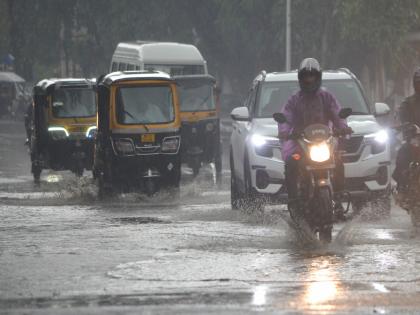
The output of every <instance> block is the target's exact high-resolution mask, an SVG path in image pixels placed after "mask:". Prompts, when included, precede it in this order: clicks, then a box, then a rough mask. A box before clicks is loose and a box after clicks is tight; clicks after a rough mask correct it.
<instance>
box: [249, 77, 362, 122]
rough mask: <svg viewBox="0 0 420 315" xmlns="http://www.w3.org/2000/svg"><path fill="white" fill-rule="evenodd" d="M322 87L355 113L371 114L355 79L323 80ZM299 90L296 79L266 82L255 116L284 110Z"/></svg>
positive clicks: (268, 115) (269, 116) (268, 114)
mask: <svg viewBox="0 0 420 315" xmlns="http://www.w3.org/2000/svg"><path fill="white" fill-rule="evenodd" d="M322 87H323V88H324V89H325V90H327V91H329V92H330V93H331V94H333V95H334V96H335V98H336V99H337V100H338V102H339V103H340V105H341V107H342V108H344V107H350V108H351V109H352V110H353V113H354V114H366V115H368V114H369V110H368V105H367V104H366V101H365V99H364V98H363V95H362V93H361V91H360V88H359V86H358V85H357V84H356V82H354V81H353V80H323V81H322ZM297 91H299V84H298V82H296V81H285V82H265V83H263V85H262V87H261V91H260V94H259V99H258V103H257V107H256V109H255V116H256V117H258V118H271V117H272V116H273V114H274V113H276V112H279V111H281V110H282V108H283V106H284V105H285V104H286V103H287V101H288V99H289V97H290V96H292V95H293V94H295V93H296V92H297Z"/></svg>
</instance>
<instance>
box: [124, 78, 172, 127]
mask: <svg viewBox="0 0 420 315" xmlns="http://www.w3.org/2000/svg"><path fill="white" fill-rule="evenodd" d="M116 106H117V120H118V123H120V124H134V125H135V124H162V123H167V122H171V121H173V120H174V117H175V111H174V106H173V102H172V89H171V87H170V86H168V85H164V86H163V85H160V86H130V87H120V88H118V90H117V94H116Z"/></svg>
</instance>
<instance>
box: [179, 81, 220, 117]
mask: <svg viewBox="0 0 420 315" xmlns="http://www.w3.org/2000/svg"><path fill="white" fill-rule="evenodd" d="M178 92H179V98H180V101H181V111H183V112H199V111H208V110H214V109H215V108H216V107H215V104H214V98H213V89H212V85H210V84H209V83H199V84H197V83H193V82H190V83H189V82H181V83H180V84H179V86H178Z"/></svg>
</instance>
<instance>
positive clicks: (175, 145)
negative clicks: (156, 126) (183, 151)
mask: <svg viewBox="0 0 420 315" xmlns="http://www.w3.org/2000/svg"><path fill="white" fill-rule="evenodd" d="M178 149H179V137H169V138H165V139H163V141H162V148H161V150H162V152H165V153H176V152H178Z"/></svg>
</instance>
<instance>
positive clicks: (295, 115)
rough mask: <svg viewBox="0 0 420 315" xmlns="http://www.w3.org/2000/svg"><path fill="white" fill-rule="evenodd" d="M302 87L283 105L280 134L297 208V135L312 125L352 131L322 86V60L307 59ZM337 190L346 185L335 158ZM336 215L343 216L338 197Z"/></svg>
mask: <svg viewBox="0 0 420 315" xmlns="http://www.w3.org/2000/svg"><path fill="white" fill-rule="evenodd" d="M298 79H299V86H300V90H299V91H298V92H297V93H295V94H294V95H292V96H291V97H290V98H289V100H288V101H287V103H286V105H285V106H284V108H283V111H282V112H283V114H284V115H285V117H286V119H287V123H285V124H281V125H279V137H280V139H282V140H283V149H282V157H283V160H284V161H285V163H286V165H285V177H286V187H287V192H288V196H289V197H288V198H289V206H292V207H298V206H299V203H298V200H297V197H298V187H297V183H296V179H297V176H298V169H299V162H300V158H298V157H299V156H302V154H303V152H301V148H300V146H299V145H298V143H297V141H295V140H294V139H293V138H294V136H296V135H298V134H301V133H302V132H303V130H304V129H305V128H306V127H307V126H309V125H312V124H317V123H318V124H324V125H328V126H332V127H333V128H334V129H336V130H339V131H340V132H343V133H351V128H350V127H348V126H347V123H346V121H345V120H344V119H341V118H340V117H339V116H338V113H339V112H340V109H341V106H340V104H339V103H338V101H337V100H336V98H335V97H334V96H333V95H332V94H331V93H329V92H328V91H326V90H324V89H322V88H321V84H322V70H321V67H320V65H319V62H318V61H317V60H316V59H314V58H306V59H304V60H303V61H302V62H301V64H300V66H299V71H298ZM333 187H334V191H336V192H339V191H342V190H343V188H344V165H343V163H342V161H340V160H339V159H337V160H336V169H335V172H334V180H333ZM335 201H336V202H335V207H336V209H335V211H334V212H335V214H336V215H337V216H338V218H340V219H341V218H344V213H343V212H344V209H343V207H342V205H341V201H340V200H335Z"/></svg>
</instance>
